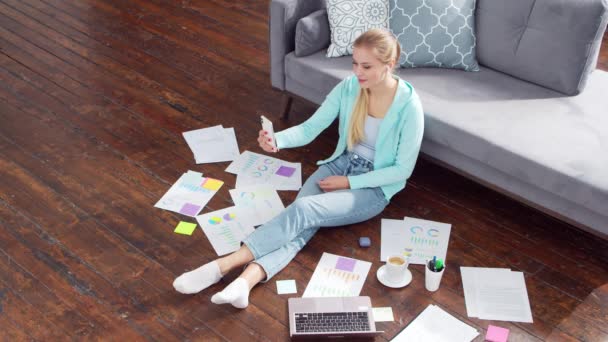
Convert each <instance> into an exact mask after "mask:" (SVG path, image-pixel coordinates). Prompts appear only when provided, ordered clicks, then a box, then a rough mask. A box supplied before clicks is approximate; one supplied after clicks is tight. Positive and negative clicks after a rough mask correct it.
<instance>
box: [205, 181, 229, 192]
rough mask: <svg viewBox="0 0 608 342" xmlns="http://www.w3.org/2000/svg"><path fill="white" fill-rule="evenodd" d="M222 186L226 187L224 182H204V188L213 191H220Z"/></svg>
mask: <svg viewBox="0 0 608 342" xmlns="http://www.w3.org/2000/svg"><path fill="white" fill-rule="evenodd" d="M222 185H224V182H222V181H221V180H217V179H214V178H205V182H203V188H205V189H208V190H211V191H217V190H219V188H221V187H222Z"/></svg>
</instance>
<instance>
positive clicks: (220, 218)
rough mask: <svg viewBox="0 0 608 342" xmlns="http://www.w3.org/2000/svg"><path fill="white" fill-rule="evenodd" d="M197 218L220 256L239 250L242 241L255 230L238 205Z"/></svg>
mask: <svg viewBox="0 0 608 342" xmlns="http://www.w3.org/2000/svg"><path fill="white" fill-rule="evenodd" d="M196 220H197V221H198V224H199V225H200V226H201V228H202V229H203V232H204V233H205V235H206V236H207V238H208V239H209V242H211V246H213V249H214V250H215V252H216V253H217V255H219V256H222V255H225V254H228V253H232V252H234V251H236V250H238V249H239V248H240V247H241V241H243V239H245V238H246V237H247V236H248V235H249V234H251V233H253V231H254V229H253V226H252V225H251V224H249V223H248V222H247V221H246V220H243V218H242V217H241V215H240V214H239V211H238V208H236V207H229V208H224V209H221V210H216V211H213V212H210V213H207V214H204V215H200V216H197V217H196Z"/></svg>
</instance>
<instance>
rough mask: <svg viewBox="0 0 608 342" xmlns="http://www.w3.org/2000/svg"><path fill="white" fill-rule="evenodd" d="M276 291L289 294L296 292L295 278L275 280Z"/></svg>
mask: <svg viewBox="0 0 608 342" xmlns="http://www.w3.org/2000/svg"><path fill="white" fill-rule="evenodd" d="M277 293H278V294H290V293H298V290H297V289H296V281H295V280H293V279H292V280H277Z"/></svg>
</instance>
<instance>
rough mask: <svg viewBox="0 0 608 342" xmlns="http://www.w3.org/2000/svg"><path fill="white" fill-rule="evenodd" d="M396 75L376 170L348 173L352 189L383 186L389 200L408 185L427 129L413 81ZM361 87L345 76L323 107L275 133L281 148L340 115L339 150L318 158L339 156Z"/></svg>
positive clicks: (307, 136) (296, 142)
mask: <svg viewBox="0 0 608 342" xmlns="http://www.w3.org/2000/svg"><path fill="white" fill-rule="evenodd" d="M394 77H395V78H396V79H397V80H398V81H399V86H398V89H397V92H396V94H395V98H394V99H393V103H392V104H391V106H390V107H389V109H388V112H387V113H386V115H385V117H384V120H382V123H381V124H380V128H379V131H378V138H377V140H376V154H375V156H374V170H373V171H370V172H367V173H364V174H361V175H357V176H348V181H349V183H350V188H351V189H360V188H372V187H381V188H382V191H383V192H384V196H385V197H386V199H387V200H390V199H391V197H393V195H395V194H396V193H397V192H399V191H400V190H402V189H403V188H405V183H406V181H407V179H408V178H409V177H410V176H411V174H412V171H413V170H414V166H415V165H416V159H417V158H418V153H419V151H420V145H421V143H422V134H423V132H424V113H423V111H422V104H421V103H420V99H419V98H418V95H417V94H416V92H415V91H414V88H413V87H412V85H411V84H409V83H408V82H405V81H404V80H402V79H400V78H398V77H397V76H394ZM359 90H360V88H359V82H358V80H357V78H356V77H355V76H350V77H348V78H346V79H344V80H343V81H342V82H340V83H339V84H338V85H337V86H336V87H335V88H334V89H333V90H332V91H331V92H330V93H329V95H327V97H326V98H325V101H323V103H322V104H321V106H320V107H319V109H317V111H316V112H315V113H314V114H313V115H312V116H311V117H310V118H309V119H308V120H306V121H305V122H303V123H302V124H300V125H298V126H294V127H291V128H288V129H286V130H284V131H281V132H278V133H277V134H276V135H275V138H276V141H277V147H278V148H279V149H281V148H291V147H299V146H304V145H306V144H308V143H310V142H311V141H313V140H314V139H315V138H316V137H317V136H318V135H319V134H320V133H321V132H322V131H323V130H325V129H326V128H327V127H328V126H329V125H330V124H331V123H332V122H333V121H334V120H335V119H336V117H338V116H339V117H340V120H339V128H338V132H339V134H340V138H339V140H338V145H337V146H336V150H335V152H334V153H333V155H332V156H331V157H329V158H328V159H325V160H322V161H318V162H317V164H318V165H321V164H325V163H329V162H331V161H332V160H334V159H336V158H338V157H339V156H340V155H341V154H342V153H343V152H344V151H345V150H346V147H347V143H346V140H347V137H348V126H349V120H350V117H351V113H352V110H353V106H354V105H355V101H356V98H357V95H358V94H359Z"/></svg>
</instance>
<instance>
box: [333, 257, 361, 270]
mask: <svg viewBox="0 0 608 342" xmlns="http://www.w3.org/2000/svg"><path fill="white" fill-rule="evenodd" d="M356 262H357V260H355V259H349V258H343V257H338V261H337V262H336V268H337V269H339V270H343V271H347V272H352V271H354V269H355V263H356Z"/></svg>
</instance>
